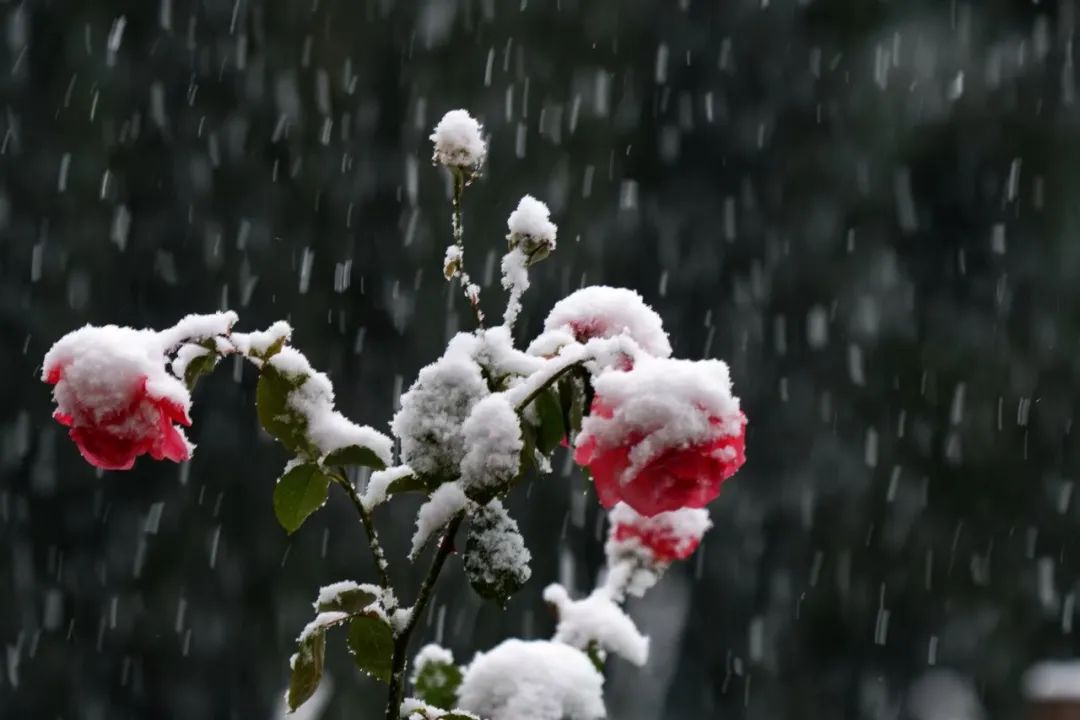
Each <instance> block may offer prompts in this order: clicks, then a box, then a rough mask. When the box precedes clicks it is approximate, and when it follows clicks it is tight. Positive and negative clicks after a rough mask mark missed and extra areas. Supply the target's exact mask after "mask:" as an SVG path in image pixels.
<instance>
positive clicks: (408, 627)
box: [386, 510, 465, 720]
mask: <svg viewBox="0 0 1080 720" xmlns="http://www.w3.org/2000/svg"><path fill="white" fill-rule="evenodd" d="M464 519H465V511H464V510H462V511H460V512H458V514H457V515H454V517H453V518H451V519H450V522H449V523H448V524H447V526H446V530H445V531H444V532H443V536H442V538H441V539H440V540H439V547H438V549H437V550H436V551H435V556H434V557H433V558H432V559H431V567H429V568H428V572H427V575H426V576H425V577H424V581H423V582H422V583H421V584H420V590H419V591H418V592H417V594H416V602H415V603H414V604H413V606H412V607H411V608H410V609H409V619H408V621H407V622H406V623H405V627H403V628H402V629H401V632H399V633H398V634H397V635H396V636H395V638H394V657H393V660H392V661H391V664H390V694H389V697H387V700H386V720H398V719H399V717H400V715H401V702H402V700H404V698H405V666H406V665H407V664H408V659H409V640H410V639H411V637H412V633H413V630H415V629H416V624H417V622H419V620H420V615H421V614H423V612H424V608H425V607H426V606H427V604H428V602H429V601H430V600H431V596H432V594H433V593H434V591H435V581H436V580H438V578H439V573H441V572H442V568H443V565H444V564H445V563H446V558H448V557H449V556H450V553H451V552H453V550H454V535H456V534H457V531H458V528H459V527H461V521H462V520H464Z"/></svg>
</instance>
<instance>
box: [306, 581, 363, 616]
mask: <svg viewBox="0 0 1080 720" xmlns="http://www.w3.org/2000/svg"><path fill="white" fill-rule="evenodd" d="M331 587H332V586H331ZM376 600H378V596H377V595H376V594H375V593H374V592H370V591H369V590H366V589H364V588H363V587H360V586H355V587H348V588H345V589H343V590H340V591H338V592H335V593H328V594H327V597H326V598H325V599H322V598H320V600H319V602H318V603H316V608H315V610H316V611H317V612H331V611H338V612H345V613H349V614H356V613H361V612H363V611H364V609H365V608H366V607H368V606H369V605H371V604H372V603H373V602H375V601H376Z"/></svg>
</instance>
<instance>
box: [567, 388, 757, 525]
mask: <svg viewBox="0 0 1080 720" xmlns="http://www.w3.org/2000/svg"><path fill="white" fill-rule="evenodd" d="M592 412H593V414H595V415H599V416H601V417H611V416H612V411H611V409H610V408H609V407H607V406H605V405H604V404H603V403H602V402H599V401H596V402H594V403H593V408H592ZM739 418H740V421H741V422H740V424H739V430H738V433H737V434H735V435H720V436H717V437H715V438H713V439H711V440H708V441H706V442H702V443H697V444H692V445H688V446H685V447H684V446H676V447H672V448H668V449H666V450H663V451H662V452H660V453H659V454H658V455H656V456H655V457H653V458H652V459H651V460H649V461H648V462H647V463H645V464H644V466H642V467H640V468H638V469H636V470H635V471H633V474H632V475H631V476H630V477H624V476H625V475H626V473H627V470H628V469H629V468H630V467H631V460H630V453H631V451H632V450H633V449H634V447H635V446H636V445H637V444H638V443H639V442H641V441H642V439H643V438H644V434H643V433H641V432H632V433H630V434H629V435H628V436H627V437H626V438H625V440H624V441H623V442H621V443H619V444H617V445H613V446H610V447H600V446H599V444H598V443H597V440H596V437H595V436H588V437H586V438H585V439H584V442H582V444H580V445H579V446H578V448H577V450H576V451H575V452H574V461H575V462H577V463H578V464H579V465H584V466H586V467H588V469H589V472H590V473H591V474H592V477H593V482H594V483H595V484H596V493H597V495H598V496H599V497H600V502H601V504H603V506H604V507H606V508H609V509H610V508H612V507H614V506H615V504H616V503H617V502H619V501H622V502H625V503H626V504H627V505H629V506H630V507H632V508H634V509H635V510H637V511H638V512H639V513H641V514H642V515H646V516H650V517H651V516H653V515H657V514H658V513H662V512H667V511H669V510H678V509H679V508H684V507H690V508H700V507H705V506H706V505H707V504H708V503H709V502H710V501H712V500H713V499H714V498H716V496H717V495H719V494H720V485H721V483H723V482H724V481H725V480H727V479H728V478H729V477H731V476H732V475H734V474H735V472H736V471H737V470H738V469H739V468H740V467H742V465H743V463H744V462H746V418H745V416H743V415H742V414H740V415H739ZM709 422H710V424H712V425H715V426H717V427H719V426H720V425H722V424H723V423H722V420H721V419H719V418H709Z"/></svg>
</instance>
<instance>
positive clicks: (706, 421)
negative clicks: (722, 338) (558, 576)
mask: <svg viewBox="0 0 1080 720" xmlns="http://www.w3.org/2000/svg"><path fill="white" fill-rule="evenodd" d="M593 387H594V389H595V391H596V396H595V399H594V400H593V405H592V411H591V413H590V414H589V416H588V417H587V418H586V419H585V421H584V422H583V424H582V430H581V433H580V434H579V435H578V437H577V439H576V450H575V452H574V460H575V461H576V462H577V463H578V464H579V465H584V466H586V467H588V469H589V472H590V473H591V474H592V476H593V480H594V482H595V484H596V492H597V495H598V496H599V498H600V502H601V503H602V504H603V505H604V507H606V508H611V507H613V506H614V505H615V504H616V503H617V502H619V501H622V502H625V503H626V504H627V505H629V506H631V507H632V508H634V509H635V510H637V511H638V512H639V513H641V514H642V515H646V516H650V517H651V516H653V515H657V514H658V513H662V512H667V511H669V510H677V509H679V508H683V507H704V506H705V505H706V504H708V503H709V502H710V501H711V500H713V499H714V498H715V497H716V496H717V495H718V494H719V493H720V485H721V483H723V481H724V480H727V479H728V478H729V477H731V476H732V475H734V474H735V472H736V471H737V470H738V469H739V468H740V467H741V466H742V464H743V463H744V462H745V460H746V456H745V439H746V417H745V416H744V415H743V414H742V412H741V411H740V409H739V401H738V399H737V398H735V397H733V396H732V395H731V382H730V380H729V378H728V370H727V365H725V364H724V363H723V362H721V361H719V360H701V361H696V362H695V361H691V360H671V359H661V358H651V357H648V356H644V357H642V358H640V359H639V362H638V363H637V364H636V365H635V366H634V367H633V368H632V369H630V370H629V371H626V372H619V371H615V370H609V371H607V372H604V373H602V374H601V375H600V376H599V377H597V378H596V379H595V380H594V382H593Z"/></svg>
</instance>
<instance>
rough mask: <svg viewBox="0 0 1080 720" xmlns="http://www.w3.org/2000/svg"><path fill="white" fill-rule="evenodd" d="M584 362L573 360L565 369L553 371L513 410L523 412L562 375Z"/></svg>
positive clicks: (582, 360)
mask: <svg viewBox="0 0 1080 720" xmlns="http://www.w3.org/2000/svg"><path fill="white" fill-rule="evenodd" d="M584 362H585V360H584V359H581V360H575V361H574V362H572V363H567V364H566V366H565V367H561V368H559V369H558V370H556V371H555V372H554V373H552V374H551V377H549V378H548V379H547V380H545V381H544V382H543V383H541V384H540V385H539V386H538V387H537V388H536V389H535V390H533V391H532V392H531V393H529V394H528V395H526V396H525V399H524V400H522V401H521V402H519V403H518V404H517V407H516V408H515V409H516V410H517V411H518V412H519V413H520V412H521V411H523V410H524V409H525V408H527V407H529V403H531V402H532V401H533V400H535V399H536V398H538V397H540V393H542V392H544V391H545V390H547V389H548V388H549V387H551V386H552V385H554V384H555V383H556V382H558V380H559V378H561V377H562V376H563V375H565V374H566V373H568V372H572V371H573V370H575V369H576V368H579V367H581V365H582V364H583V363H584Z"/></svg>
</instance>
